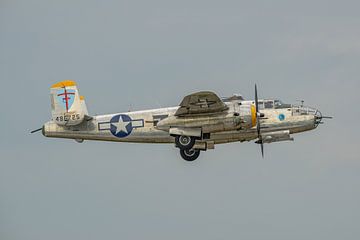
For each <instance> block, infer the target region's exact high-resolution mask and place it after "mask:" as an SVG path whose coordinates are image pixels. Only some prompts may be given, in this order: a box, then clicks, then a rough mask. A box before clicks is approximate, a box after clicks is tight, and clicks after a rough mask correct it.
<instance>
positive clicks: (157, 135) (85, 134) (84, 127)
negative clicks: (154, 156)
mask: <svg viewBox="0 0 360 240" xmlns="http://www.w3.org/2000/svg"><path fill="white" fill-rule="evenodd" d="M226 104H227V105H228V106H229V109H228V110H227V111H226V112H225V113H223V114H224V116H229V114H233V113H234V112H235V111H236V107H237V106H238V105H239V102H228V103H226ZM177 109H178V107H170V108H159V109H151V110H144V111H133V112H124V113H115V114H107V115H99V116H94V117H93V118H92V119H91V120H88V121H84V122H83V123H82V124H80V125H77V126H59V125H57V124H56V123H55V122H54V121H50V122H47V123H46V124H45V125H44V127H43V134H44V135H45V136H46V137H54V138H70V139H76V140H78V141H82V140H99V141H115V142H133V143H173V142H174V137H172V136H170V134H169V132H168V131H164V130H159V129H158V128H157V126H156V124H157V123H158V122H159V121H160V120H161V119H164V118H166V117H174V114H175V112H176V110H177ZM309 109H310V108H303V107H291V108H283V109H264V110H261V112H262V113H264V115H265V118H264V119H261V120H260V121H261V131H262V132H264V133H265V132H274V131H281V130H289V131H290V134H292V133H299V132H304V131H309V130H312V129H314V128H316V123H315V116H314V110H313V109H310V111H309ZM117 116H121V117H120V119H125V118H126V119H125V120H124V121H126V124H123V129H124V133H126V134H116V132H117V131H118V130H116V126H114V125H115V123H114V119H118V118H119V117H117ZM118 121H121V120H118ZM129 123H131V124H130V127H129ZM257 138H258V135H257V132H256V128H255V127H252V128H248V129H238V130H231V131H220V132H215V133H211V134H210V139H209V141H213V142H214V143H215V144H220V143H229V142H236V141H241V142H242V141H251V140H254V139H257Z"/></svg>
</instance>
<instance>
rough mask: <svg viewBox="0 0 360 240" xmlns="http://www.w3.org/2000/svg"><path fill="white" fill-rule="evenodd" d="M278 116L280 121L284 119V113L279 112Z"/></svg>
mask: <svg viewBox="0 0 360 240" xmlns="http://www.w3.org/2000/svg"><path fill="white" fill-rule="evenodd" d="M278 118H279V120H280V121H284V120H285V115H284V114H282V113H281V114H279V116H278Z"/></svg>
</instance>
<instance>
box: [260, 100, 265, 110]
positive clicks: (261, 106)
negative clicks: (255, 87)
mask: <svg viewBox="0 0 360 240" xmlns="http://www.w3.org/2000/svg"><path fill="white" fill-rule="evenodd" d="M259 109H264V102H263V101H259Z"/></svg>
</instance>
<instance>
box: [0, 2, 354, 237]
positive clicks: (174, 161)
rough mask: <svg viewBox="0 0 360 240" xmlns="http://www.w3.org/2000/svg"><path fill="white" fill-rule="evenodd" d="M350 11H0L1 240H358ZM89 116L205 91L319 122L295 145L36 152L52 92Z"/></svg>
mask: <svg viewBox="0 0 360 240" xmlns="http://www.w3.org/2000/svg"><path fill="white" fill-rule="evenodd" d="M359 9H360V3H359V1H325V0H324V1H313V0H312V1H310V0H303V1H296V2H294V1H288V0H287V1H254V0H253V1H239V0H236V1H235V0H234V1H228V0H222V1H212V0H199V1H196V0H181V1H169V0H167V1H165V0H164V1H159V0H153V1H145V0H142V1H140V0H139V1H134V0H132V1H115V0H114V1H85V0H83V1H73V0H72V1H65V0H63V1H57V2H55V1H47V0H33V1H25V0H24V1H19V0H1V1H0V83H1V94H0V102H1V106H2V112H1V114H0V116H1V117H0V130H1V131H0V239H1V240H3V239H4V240H20V239H21V240H22V239H26V240H49V239H52V240H63V239H76V240H78V239H84V240H89V239H154V240H162V239H164V240H168V239H174V240H178V239H179V240H180V239H181V240H183V239H189V240H190V239H196V240H198V239H206V240H212V239H214V240H215V239H247V240H258V239H273V240H289V239H292V240H293V239H299V240H304V239H317V240H318V239H327V240H338V239H359V238H360V228H359V223H360V207H359V202H360V187H359V183H360V157H359V156H360V155H359V154H360V150H359V146H360V141H359V135H360V131H359V123H358V122H359V118H360V111H359V106H358V105H359V103H358V102H359V100H360V98H359V89H360V80H359V77H360V28H359V26H360V14H359ZM63 79H73V80H75V81H77V83H78V85H79V89H80V93H81V94H82V95H84V96H85V97H86V102H87V106H88V109H89V111H90V114H92V115H95V114H102V113H112V112H122V111H127V110H129V109H132V110H140V109H149V108H157V107H159V106H174V105H177V104H178V103H180V101H181V99H182V97H183V96H185V95H186V94H189V93H191V92H194V91H198V90H212V91H215V92H217V93H218V94H219V95H221V96H226V95H231V94H233V93H241V94H243V96H244V97H245V98H246V99H252V98H253V94H254V93H253V91H254V90H253V89H254V84H255V83H257V84H258V88H259V94H260V96H261V97H264V98H265V97H276V98H280V99H282V100H284V101H285V102H290V103H296V101H297V100H301V99H303V100H305V104H307V105H310V106H313V107H316V108H318V109H320V110H321V111H322V112H323V114H326V115H332V116H334V117H335V119H333V120H331V121H326V124H324V125H321V126H320V127H319V128H318V129H316V130H314V131H312V132H307V133H303V134H299V135H295V136H294V137H295V142H293V143H287V142H285V143H275V144H271V145H266V146H265V155H266V158H265V159H262V158H261V154H260V151H259V150H260V149H259V146H257V145H256V144H254V143H243V144H241V143H233V144H227V145H220V146H216V149H215V150H214V151H208V152H204V153H202V154H201V156H200V158H199V159H198V160H197V161H195V162H193V163H188V162H185V161H183V160H182V159H181V158H180V156H179V153H178V150H177V149H175V148H174V147H173V146H172V145H146V144H125V143H106V142H89V141H88V142H84V143H83V144H78V143H76V142H75V141H72V140H61V139H47V138H45V137H43V136H42V135H41V134H35V135H30V134H29V131H30V130H32V129H36V128H38V127H41V126H42V124H43V123H44V122H46V121H48V120H49V118H50V100H49V87H50V85H51V84H52V83H54V82H56V81H61V80H63Z"/></svg>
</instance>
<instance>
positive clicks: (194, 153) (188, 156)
mask: <svg viewBox="0 0 360 240" xmlns="http://www.w3.org/2000/svg"><path fill="white" fill-rule="evenodd" d="M180 155H181V157H182V158H183V159H184V160H185V161H189V162H191V161H194V160H196V159H197V158H198V157H199V155H200V150H198V149H185V150H183V149H180Z"/></svg>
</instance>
